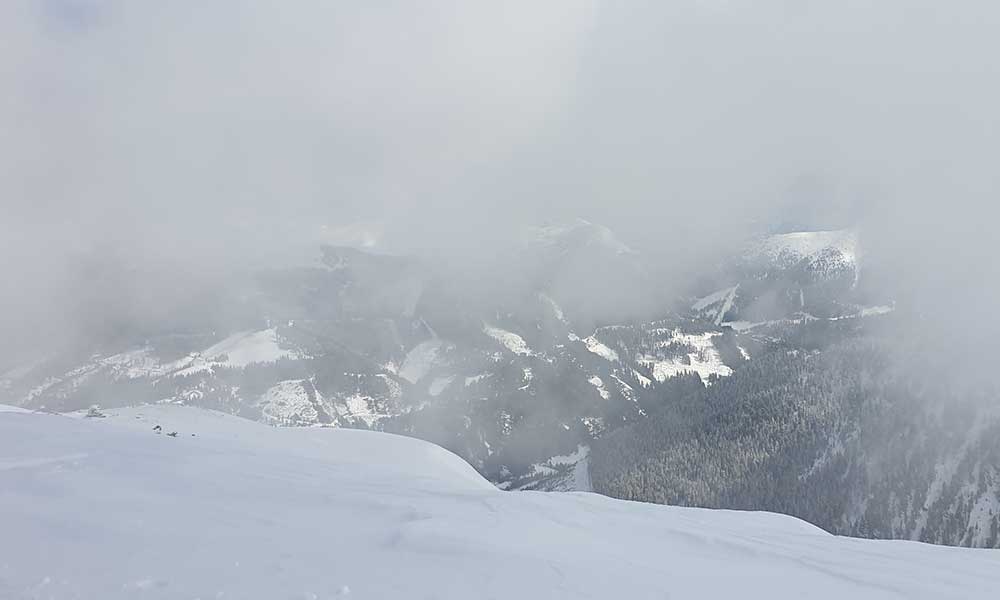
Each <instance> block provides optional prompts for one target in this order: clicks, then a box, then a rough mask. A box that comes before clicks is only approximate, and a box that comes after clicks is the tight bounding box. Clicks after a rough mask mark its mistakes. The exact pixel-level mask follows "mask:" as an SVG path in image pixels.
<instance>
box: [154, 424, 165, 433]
mask: <svg viewBox="0 0 1000 600" xmlns="http://www.w3.org/2000/svg"><path fill="white" fill-rule="evenodd" d="M153 431H155V432H156V433H160V432H161V431H163V428H162V427H160V426H159V425H157V426H156V427H154V428H153Z"/></svg>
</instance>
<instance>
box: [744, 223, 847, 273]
mask: <svg viewBox="0 0 1000 600" xmlns="http://www.w3.org/2000/svg"><path fill="white" fill-rule="evenodd" d="M859 255H860V250H859V244H858V233H857V231H855V230H853V229H839V230H834V231H797V232H793V233H782V234H778V235H772V236H768V237H766V238H764V239H763V240H761V241H760V242H759V243H757V244H756V245H754V246H752V247H751V248H750V249H749V251H748V258H751V259H752V260H759V261H766V262H769V263H771V264H773V265H775V266H778V267H783V268H789V267H793V266H796V265H802V266H803V267H805V268H806V269H807V270H809V271H812V272H819V273H837V272H842V271H845V270H855V269H856V268H857V266H858V259H859Z"/></svg>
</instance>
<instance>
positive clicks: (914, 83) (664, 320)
mask: <svg viewBox="0 0 1000 600" xmlns="http://www.w3.org/2000/svg"><path fill="white" fill-rule="evenodd" d="M998 30H1000V8H998V7H997V6H995V5H994V3H989V2H985V1H980V0H959V1H958V2H952V3H942V2H931V1H929V0H909V1H906V2H904V1H903V0H885V1H883V2H879V3H875V4H873V3H870V2H860V1H853V0H850V1H845V2H836V3H821V2H811V1H810V2H797V3H789V2H785V1H783V0H762V1H756V2H740V1H736V0H733V1H725V0H715V1H707V0H676V1H670V2H644V1H636V2H631V1H629V2H605V1H600V0H594V1H586V2H576V1H573V2H571V1H569V0H555V1H551V2H546V3H544V4H543V5H539V4H538V3H532V2H522V1H513V2H503V3H499V4H495V5H494V4H491V5H486V4H482V3H468V2H449V1H444V0H441V1H438V0H433V1H431V2H422V3H419V4H407V3H402V2H389V3H378V4H376V3H357V4H350V3H327V2H302V3H291V4H287V3H273V2H261V1H251V2H241V3H240V4H239V6H238V7H237V6H233V5H228V4H218V3H199V4H197V6H196V5H194V4H193V3H189V2H187V3H186V2H170V3H163V2H153V1H134V2H133V1H124V0H45V1H31V0H10V1H8V2H4V3H3V4H2V6H0V39H3V40H4V46H5V51H4V52H0V92H2V93H0V131H3V132H4V143H3V144H0V256H3V260H2V261H0V277H2V278H3V281H4V285H3V291H2V292H0V404H8V405H13V406H16V407H19V408H23V409H28V410H36V411H50V412H59V413H77V412H80V411H84V414H85V413H86V411H88V409H90V408H91V407H94V408H93V410H92V411H91V413H90V414H91V417H93V418H99V417H97V416H95V415H99V414H100V411H101V410H117V409H119V408H123V407H143V406H147V405H153V404H165V405H186V406H190V407H198V408H202V409H213V410H217V411H221V412H224V413H228V414H230V415H235V416H239V417H244V418H246V419H251V420H254V421H259V422H262V423H265V424H267V425H270V426H274V427H288V428H293V427H298V428H328V429H365V430H373V431H380V432H389V433H398V434H402V435H406V436H410V437H415V438H420V439H423V440H427V441H430V442H433V443H435V444H438V445H440V446H442V447H444V448H445V449H447V450H449V451H451V452H453V453H454V454H456V455H458V456H459V457H461V459H464V460H465V461H466V462H468V463H469V464H470V465H471V466H472V467H473V468H474V469H475V470H476V471H478V473H479V474H480V475H482V476H483V477H485V478H486V479H487V480H489V481H490V482H491V483H492V484H493V485H494V486H496V487H499V488H501V489H503V490H507V491H510V492H517V491H529V490H543V491H588V492H591V491H592V492H597V493H600V494H604V495H608V496H612V497H617V498H623V499H626V500H639V501H644V502H654V503H664V504H675V505H684V506H696V507H705V508H713V509H716V508H724V509H741V510H744V509H745V510H764V511H773V512H780V513H784V514H789V515H792V516H796V517H799V518H802V519H804V520H807V521H809V522H810V523H812V524H814V525H816V526H819V527H821V528H823V529H825V530H827V531H829V532H831V533H835V534H840V535H850V536H860V537H871V538H896V539H909V540H919V541H926V542H932V543H938V544H947V545H958V546H971V547H986V548H1000V446H998V442H997V440H1000V435H998V434H1000V391H998V389H997V383H996V377H995V376H994V374H993V365H994V364H995V363H996V361H997V358H998V357H1000V313H998V311H997V309H996V306H995V304H996V298H1000V269H998V267H997V265H996V262H995V261H994V260H993V258H992V257H993V255H994V253H995V250H994V246H995V243H994V237H995V234H994V231H993V229H994V228H995V227H996V223H997V222H998V218H1000V208H998V206H1000V204H998V203H997V201H996V200H997V198H998V197H1000V179H998V178H1000V175H998V171H997V169H996V168H995V164H994V163H995V157H996V156H998V155H1000V135H998V134H1000V128H998V125H1000V123H998V121H1000V119H998V113H997V111H996V108H995V107H996V106H1000V83H998V82H1000V73H998V69H1000V67H998V63H997V61H996V59H995V57H996V56H998V55H1000V41H998V40H1000V37H998V36H997V35H996V32H997V31H998ZM168 408H171V409H173V408H174V407H168ZM285 433H292V432H282V435H284V434H285ZM167 470H168V471H169V469H167ZM477 481H478V480H477ZM0 583H2V581H0ZM0 590H2V587H0Z"/></svg>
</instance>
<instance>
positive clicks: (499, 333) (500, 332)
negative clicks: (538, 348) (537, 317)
mask: <svg viewBox="0 0 1000 600" xmlns="http://www.w3.org/2000/svg"><path fill="white" fill-rule="evenodd" d="M483 332H484V333H485V334H486V335H488V336H490V337H491V338H493V339H495V340H496V341H498V342H500V343H501V344H503V346H504V347H505V348H507V349H508V350H510V351H511V352H513V353H514V354H520V355H522V356H530V355H532V354H533V352H532V351H531V348H530V347H529V346H528V343H527V342H525V341H524V338H522V337H521V336H519V335H517V334H516V333H514V332H512V331H507V330H506V329H500V328H499V327H494V326H493V325H489V324H484V325H483Z"/></svg>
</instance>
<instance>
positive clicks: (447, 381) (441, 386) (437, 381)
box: [427, 375, 455, 396]
mask: <svg viewBox="0 0 1000 600" xmlns="http://www.w3.org/2000/svg"><path fill="white" fill-rule="evenodd" d="M454 380H455V376H454V375H452V376H450V377H435V378H434V381H432V382H431V385H430V387H428V388H427V393H428V394H430V395H431V396H440V395H441V392H443V391H445V390H446V389H447V388H448V386H449V385H451V382H452V381H454Z"/></svg>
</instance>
